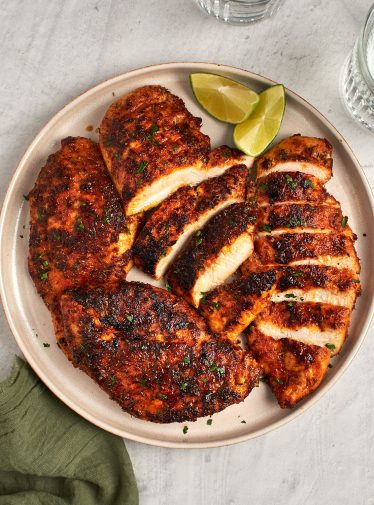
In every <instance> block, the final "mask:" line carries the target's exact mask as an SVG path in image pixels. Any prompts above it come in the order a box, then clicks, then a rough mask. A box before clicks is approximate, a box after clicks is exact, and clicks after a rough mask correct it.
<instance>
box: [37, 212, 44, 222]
mask: <svg viewBox="0 0 374 505" xmlns="http://www.w3.org/2000/svg"><path fill="white" fill-rule="evenodd" d="M44 217H45V216H44V214H43V212H42V211H41V210H38V221H39V223H41V222H42V221H43V219H44Z"/></svg>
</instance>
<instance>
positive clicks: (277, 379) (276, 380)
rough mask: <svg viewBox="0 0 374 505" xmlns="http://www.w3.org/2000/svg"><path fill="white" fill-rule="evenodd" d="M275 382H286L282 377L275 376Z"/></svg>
mask: <svg viewBox="0 0 374 505" xmlns="http://www.w3.org/2000/svg"><path fill="white" fill-rule="evenodd" d="M275 382H277V383H278V384H284V382H283V381H282V379H280V378H279V377H275Z"/></svg>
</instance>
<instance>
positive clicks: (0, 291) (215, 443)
mask: <svg viewBox="0 0 374 505" xmlns="http://www.w3.org/2000/svg"><path fill="white" fill-rule="evenodd" d="M196 65H199V66H202V67H204V68H205V69H206V71H210V72H212V73H216V72H234V73H239V74H240V73H241V74H242V75H243V77H247V78H253V79H255V80H257V81H259V82H262V83H264V84H267V85H273V84H277V83H276V82H275V81H273V80H272V79H269V78H267V77H264V76H263V75H260V74H256V73H254V72H251V71H248V70H246V69H242V68H239V67H234V66H230V65H222V64H217V63H208V62H168V63H161V64H156V65H147V66H143V67H139V68H136V69H134V70H130V71H128V72H124V73H121V74H118V75H116V76H114V77H111V78H109V79H106V80H105V81H103V82H101V83H99V84H97V85H96V86H93V87H91V88H89V89H88V90H87V91H85V92H83V93H81V94H80V95H78V96H77V97H76V98H74V99H73V100H71V101H70V102H68V103H67V104H66V105H65V106H63V107H62V108H61V109H60V110H59V111H58V112H57V113H56V114H55V115H54V116H53V117H52V118H51V119H50V120H49V121H48V122H47V123H46V124H45V126H44V127H43V128H42V129H41V130H40V131H39V133H38V134H37V135H36V137H35V138H34V140H33V141H32V142H31V144H30V145H29V147H28V148H27V149H26V151H25V153H24V155H23V156H22V158H21V160H20V162H19V164H18V166H17V168H16V170H15V172H14V175H13V177H12V179H11V182H10V184H9V186H8V189H7V191H6V194H5V197H4V201H3V205H2V210H1V216H0V244H1V243H2V242H3V238H4V226H5V223H6V217H7V211H8V206H9V200H10V197H11V194H12V191H13V188H14V186H15V185H16V183H17V179H18V177H19V175H20V173H21V172H22V167H23V165H24V164H25V163H26V161H27V159H28V157H29V155H30V154H31V153H32V151H33V149H34V147H35V146H36V145H37V144H38V142H39V140H40V139H41V138H42V137H43V135H44V134H45V133H46V132H47V131H48V130H49V129H50V128H51V127H52V126H53V125H54V124H55V123H56V122H57V121H58V120H59V119H60V117H61V116H63V115H64V114H65V113H66V112H67V111H69V110H70V109H72V108H74V107H75V106H76V105H79V103H80V102H81V101H83V100H85V99H86V98H88V97H89V96H90V95H91V94H95V93H96V92H98V91H100V90H101V89H104V88H106V87H108V86H111V85H115V84H116V83H117V82H118V81H121V80H123V79H126V78H131V77H137V76H138V75H142V74H143V73H146V72H147V71H154V70H164V69H169V70H173V69H178V68H182V69H186V68H189V67H191V66H196ZM285 91H286V94H288V95H290V96H291V97H293V98H294V99H295V100H296V101H297V102H299V103H301V104H302V105H303V106H304V107H305V108H306V109H308V110H309V111H311V112H312V113H313V114H314V115H315V116H316V117H317V118H318V119H319V120H320V121H321V122H322V123H323V124H324V126H326V127H327V128H328V129H330V130H333V131H334V134H335V136H336V138H337V139H338V140H339V141H340V142H341V144H342V146H343V147H344V149H345V151H346V152H347V153H348V154H349V156H350V158H351V159H352V162H353V163H354V165H355V166H356V169H357V175H358V176H359V177H360V179H361V182H362V184H363V185H364V187H365V189H366V193H367V195H368V197H369V201H370V206H371V211H372V214H373V215H374V198H373V193H372V190H371V188H370V185H369V183H368V180H367V178H366V175H365V173H364V171H363V169H362V167H361V165H360V163H359V161H358V159H357V158H356V156H355V154H354V153H353V151H352V149H351V147H350V146H349V144H348V143H347V141H346V140H345V138H344V137H343V136H342V135H341V134H340V133H339V131H338V130H337V129H336V128H335V127H334V126H333V125H332V124H331V123H330V121H329V120H328V119H327V118H326V117H325V116H324V115H323V114H321V113H320V112H319V111H318V110H317V109H316V108H315V107H314V106H313V105H311V104H310V103H309V102H308V101H307V100H305V99H304V98H302V97H301V96H300V95H298V94H297V93H295V92H294V91H292V90H290V89H289V88H287V87H285ZM2 249H3V248H2V247H1V245H0V262H1V264H2V263H3V261H4V258H3V256H2ZM0 295H1V300H2V304H3V307H4V311H5V315H6V318H7V321H8V324H9V326H10V329H11V331H12V333H13V336H14V338H15V340H16V342H17V344H18V346H19V347H20V349H21V351H22V353H23V354H24V356H25V357H26V359H27V361H28V363H29V364H30V366H31V367H32V369H33V370H34V371H35V373H36V374H37V375H38V376H39V378H40V379H41V380H42V381H43V382H44V384H45V385H46V386H47V387H48V388H49V389H50V390H51V391H52V392H53V393H54V394H55V395H56V396H57V397H58V398H59V399H60V400H61V401H63V402H64V403H65V404H66V405H67V406H68V407H69V408H71V409H72V410H74V411H75V412H76V413H77V414H79V415H80V416H82V417H83V418H85V419H86V420H88V421H90V422H91V423H93V424H95V425H96V426H98V427H100V428H102V429H104V430H106V431H109V432H111V433H113V434H115V435H118V436H121V437H123V438H126V439H129V440H134V441H136V442H142V443H145V444H148V445H154V446H158V447H166V448H179V449H181V448H183V449H191V448H196V449H200V448H211V447H222V446H226V445H232V444H237V443H240V442H244V441H247V440H250V439H253V438H257V437H259V436H261V435H264V434H265V433H268V432H270V431H273V430H275V429H277V428H279V427H280V426H283V425H285V424H287V423H288V422H290V421H292V420H293V419H295V418H296V417H298V416H299V415H300V414H302V413H303V412H305V411H306V410H307V409H309V408H311V407H312V406H313V405H315V404H316V403H317V402H318V400H320V399H321V398H322V396H324V395H325V394H326V393H327V392H328V391H329V390H330V389H331V388H332V387H333V386H334V385H335V384H336V382H337V381H338V380H339V379H340V377H341V376H342V375H343V373H344V372H345V371H346V370H347V368H348V367H349V365H350V364H351V362H352V360H353V358H354V357H355V356H356V355H357V352H358V351H359V349H360V347H361V345H362V343H363V341H364V339H365V336H366V334H367V331H368V328H369V326H370V323H371V321H372V319H373V315H374V298H373V297H372V298H371V301H370V305H369V310H368V316H367V318H366V321H365V324H364V325H363V328H362V331H361V333H360V335H359V337H358V338H357V339H356V342H355V344H354V346H353V347H352V349H351V351H350V353H349V354H347V356H346V357H345V360H344V362H343V363H342V364H341V366H340V368H339V370H338V371H337V373H336V374H335V375H334V377H333V378H331V379H330V380H329V381H328V382H326V383H324V384H322V385H321V386H320V387H319V388H318V390H317V391H316V392H315V393H314V394H313V395H312V396H311V397H309V398H308V401H307V402H306V403H305V404H303V405H302V406H301V407H299V408H298V409H297V410H294V411H293V412H292V413H291V414H290V415H288V416H287V417H284V418H282V419H280V420H279V421H276V422H273V423H271V424H270V425H268V426H266V427H264V428H261V429H258V430H256V431H254V432H252V433H248V434H244V435H239V436H235V437H231V438H227V439H226V438H225V439H224V440H212V441H207V442H172V441H168V440H160V439H150V438H146V437H142V436H138V435H136V434H134V433H131V432H128V431H126V430H118V429H116V428H115V427H113V426H110V425H107V424H106V423H105V422H101V421H100V420H98V419H96V418H95V416H93V415H92V414H90V413H89V412H86V411H85V410H84V409H82V408H80V406H79V405H78V404H76V403H75V402H74V401H72V400H71V399H69V397H68V396H66V395H65V393H64V392H63V391H62V390H61V389H59V388H58V387H57V386H55V384H53V383H52V382H51V381H50V380H49V378H48V376H47V375H46V374H45V373H44V372H43V371H42V370H41V368H40V367H39V364H38V363H37V360H34V358H33V356H32V355H31V353H30V352H29V351H28V349H27V347H26V346H25V345H24V342H23V338H22V336H21V335H20V334H19V332H18V330H17V327H16V324H15V322H14V320H13V318H12V316H11V312H10V307H9V305H8V300H7V294H6V286H5V285H4V279H3V275H2V271H1V269H0Z"/></svg>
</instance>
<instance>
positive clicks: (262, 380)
mask: <svg viewBox="0 0 374 505" xmlns="http://www.w3.org/2000/svg"><path fill="white" fill-rule="evenodd" d="M260 381H261V382H267V381H268V378H267V377H266V376H265V377H261V378H260Z"/></svg>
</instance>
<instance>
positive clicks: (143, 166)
mask: <svg viewBox="0 0 374 505" xmlns="http://www.w3.org/2000/svg"><path fill="white" fill-rule="evenodd" d="M200 127H201V119H200V118H196V117H194V116H192V114H190V112H188V110H187V109H186V107H185V105H184V102H183V100H181V99H180V98H178V97H177V96H175V95H173V94H172V93H170V92H169V91H168V90H167V89H165V88H163V87H161V86H144V87H141V88H138V89H136V90H134V91H132V92H131V93H129V94H128V95H126V96H123V97H122V98H120V99H119V100H117V101H116V102H114V103H113V104H112V105H111V106H110V107H109V109H108V110H107V112H106V114H105V116H104V119H103V121H102V123H101V125H100V147H101V150H102V153H103V156H104V159H105V162H106V164H107V167H108V170H109V172H110V174H111V176H112V179H113V181H114V183H115V185H116V186H117V189H118V191H119V193H120V195H121V196H122V199H123V201H124V204H125V211H126V214H127V215H132V214H137V213H139V212H142V211H144V210H147V209H150V208H152V207H155V206H156V205H158V204H159V203H160V202H161V201H163V200H164V199H165V198H167V197H168V196H169V195H170V194H172V193H174V192H175V191H176V190H177V189H178V188H180V187H182V186H185V185H190V184H191V185H192V184H199V183H200V182H201V181H203V180H204V179H207V178H208V177H216V176H218V175H221V174H222V173H223V172H224V171H225V170H226V169H227V168H229V167H231V166H233V165H235V164H239V163H244V162H245V161H244V160H250V162H252V161H253V160H252V158H251V159H249V158H248V157H245V156H244V155H243V154H242V153H240V152H239V151H236V150H232V149H230V148H228V147H226V146H223V147H221V148H219V149H218V150H215V151H214V152H213V153H210V139H209V137H207V136H206V135H204V134H203V133H201V131H200Z"/></svg>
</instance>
